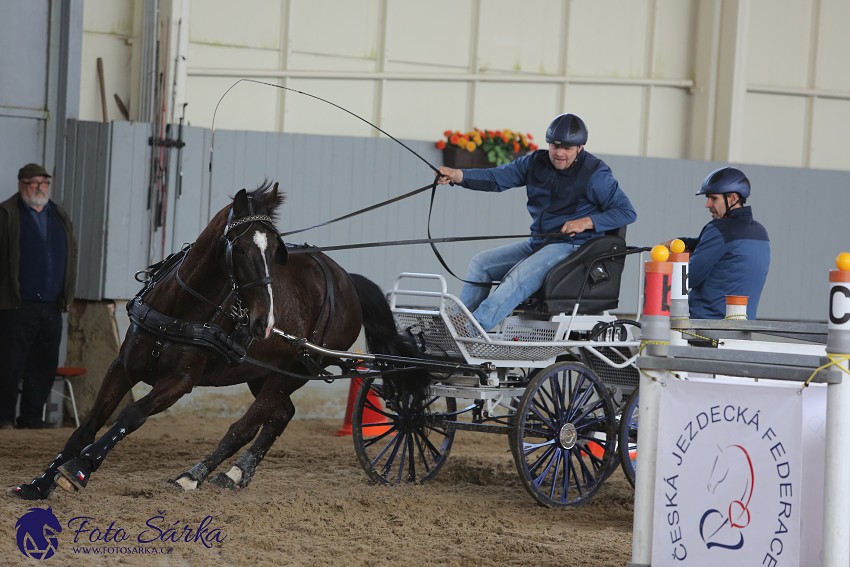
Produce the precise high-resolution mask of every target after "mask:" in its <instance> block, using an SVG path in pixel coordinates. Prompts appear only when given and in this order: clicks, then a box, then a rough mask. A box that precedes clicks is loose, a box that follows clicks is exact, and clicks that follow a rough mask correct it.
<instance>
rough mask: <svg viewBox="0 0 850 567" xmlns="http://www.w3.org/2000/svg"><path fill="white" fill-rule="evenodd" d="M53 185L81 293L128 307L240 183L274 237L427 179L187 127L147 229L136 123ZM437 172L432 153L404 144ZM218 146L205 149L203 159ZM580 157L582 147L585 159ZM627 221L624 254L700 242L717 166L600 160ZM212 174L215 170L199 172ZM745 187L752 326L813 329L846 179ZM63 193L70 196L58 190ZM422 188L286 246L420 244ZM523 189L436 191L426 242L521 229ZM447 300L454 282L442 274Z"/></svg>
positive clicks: (360, 158) (364, 154)
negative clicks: (765, 246)
mask: <svg viewBox="0 0 850 567" xmlns="http://www.w3.org/2000/svg"><path fill="white" fill-rule="evenodd" d="M70 132H72V133H73V135H71V136H69V145H68V153H67V155H68V160H67V168H66V171H65V177H66V179H67V180H68V183H69V186H68V187H67V188H66V199H65V205H66V206H67V207H68V209H69V211H70V212H71V214H72V217H73V219H74V223H75V231H76V233H77V237H78V238H79V239H80V242H81V255H80V281H79V292H78V294H79V296H80V297H81V298H85V299H100V298H112V299H129V298H131V297H132V296H133V295H135V293H136V292H137V291H138V289H139V287H140V286H139V284H138V283H136V282H135V281H134V279H133V274H134V273H135V272H136V270H138V269H141V268H143V267H145V266H147V265H148V264H150V263H151V262H152V261H155V260H158V259H159V258H161V257H162V252H163V251H164V252H165V254H168V253H170V252H172V251H175V250H176V249H178V248H179V247H180V246H181V245H182V244H183V243H184V242H191V241H192V240H194V238H195V236H196V235H197V234H198V233H199V232H200V230H201V229H202V228H203V227H204V226H205V225H206V223H207V222H208V220H209V219H210V218H211V217H212V215H213V214H214V213H215V212H216V211H218V210H219V209H220V208H222V207H224V206H225V205H226V204H227V203H228V202H229V197H230V196H231V195H233V194H234V193H235V192H236V191H237V190H239V189H240V188H242V187H247V188H253V187H256V186H257V185H259V184H260V183H262V182H263V181H264V180H265V179H273V180H277V181H279V182H280V184H281V187H282V189H283V190H284V191H285V192H286V195H287V200H286V203H285V205H284V206H283V208H282V210H281V211H280V216H279V222H278V227H279V228H280V230H281V231H289V230H294V229H296V228H301V227H308V226H313V225H315V224H319V223H322V222H324V221H327V220H330V219H333V218H336V217H338V216H342V215H344V214H347V213H349V212H352V211H354V210H357V209H360V208H363V207H366V206H368V205H372V204H374V203H377V202H380V201H383V200H386V199H390V198H392V197H395V196H398V195H401V194H403V193H406V192H409V191H411V190H413V189H416V188H418V187H421V186H424V185H426V184H428V183H430V182H431V181H432V180H433V172H432V171H431V169H430V168H429V167H428V166H427V165H426V164H424V163H423V162H422V161H421V160H419V159H418V158H417V157H416V156H414V155H412V154H411V153H410V152H408V151H406V150H405V149H404V148H402V147H401V146H400V145H398V144H396V143H395V142H393V141H392V140H387V139H372V138H359V137H330V136H317V135H307V134H277V133H266V132H236V131H216V132H215V133H214V134H213V133H212V132H210V131H209V130H205V129H201V128H186V129H185V131H184V139H185V141H186V146H185V148H184V149H183V155H182V179H183V181H182V193H181V195H180V196H179V197H178V196H177V195H176V186H177V179H178V177H179V175H178V171H177V166H176V163H177V152H176V150H171V154H170V159H169V162H168V163H169V167H170V172H169V188H168V198H167V205H166V215H165V217H164V218H165V223H164V226H163V227H162V228H159V229H156V230H152V221H151V218H152V216H151V215H152V209H149V208H148V175H149V164H150V148H149V146H148V143H147V141H148V136H149V135H150V134H149V126H148V125H146V124H132V123H112V124H109V125H101V124H92V123H85V122H79V123H72V124H71V128H70ZM405 143H406V144H408V145H409V146H410V147H411V148H412V149H413V150H415V151H416V152H418V153H419V154H420V155H421V156H422V157H424V158H425V159H426V160H427V161H429V162H430V163H432V164H434V165H439V164H440V163H441V155H440V153H439V152H438V151H437V150H436V149H435V148H434V147H433V145H432V144H430V143H425V142H408V141H406V142H405ZM211 147H214V152H212V153H211V152H210V148H211ZM588 150H589V151H591V152H592V148H588ZM600 157H602V158H603V159H605V160H606V161H607V162H608V164H609V165H610V166H611V168H612V169H613V170H614V173H615V175H616V176H617V178H618V179H619V180H620V183H621V185H622V187H623V188H624V189H625V191H626V192H627V193H628V195H629V196H630V197H631V199H632V201H633V202H634V204H635V207H636V209H637V211H638V221H637V222H636V223H635V224H634V225H632V226H631V227H629V233H628V241H629V243H630V244H633V245H647V246H649V245H653V244H655V243H658V242H660V241H662V240H666V239H669V238H673V237H676V236H686V235H687V236H696V235H697V234H698V233H699V230H700V228H701V227H702V226H703V225H704V224H705V223H706V222H707V221H708V220H709V215H708V213H707V211H706V210H705V209H704V207H703V204H704V200H703V199H701V198H697V197H695V196H694V193H696V191H697V189H698V187H699V184H700V183H701V181H702V179H703V178H704V177H705V175H706V174H707V173H708V172H709V171H711V170H712V169H714V168H715V167H718V166H720V165H722V164H714V163H707V162H700V161H686V160H671V159H656V158H637V157H623V156H600ZM210 163H212V168H211V172H210ZM740 167H742V169H744V170H745V171H746V173H747V174H748V175H749V176H750V179H751V180H752V183H753V196H752V197H751V199H750V204H751V205H752V207H753V210H754V213H755V216H756V218H757V219H758V220H760V221H761V222H762V223H763V224H764V225H765V226H766V227H767V229H768V232H769V233H770V236H771V244H772V258H773V260H772V264H771V271H770V275H769V277H768V282H767V285H766V288H765V291H764V295H763V298H762V303H761V306H760V309H759V318H761V319H787V320H825V317H826V312H825V311H826V278H827V271H828V270H829V269H831V268H833V267H834V263H833V262H834V258H835V256H836V254H838V253H839V252H841V251H843V250H848V249H850V230H848V229H847V228H846V226H847V225H846V221H845V220H844V218H843V217H844V215H845V214H846V210H847V206H848V204H850V192H848V187H850V173H847V172H834V171H819V170H804V169H793V168H776V167H764V166H746V165H744V166H740ZM71 183H72V185H70V184H71ZM429 199H430V193H429V192H425V193H421V194H419V195H417V196H415V197H412V198H410V199H407V200H404V201H401V202H398V203H394V204H392V205H389V206H387V207H384V208H381V209H377V210H375V211H371V212H368V213H366V214H364V215H361V216H357V217H354V218H351V219H347V220H345V221H341V222H338V223H334V224H331V225H329V226H325V227H321V228H318V229H314V230H311V231H309V232H305V233H303V234H297V235H292V236H289V237H287V241H289V242H298V243H301V242H309V243H311V244H314V245H317V246H332V245H340V244H352V243H366V242H383V241H395V240H403V239H418V238H425V237H426V234H427V223H428V208H429ZM528 224H529V218H528V214H527V212H526V211H525V192H524V191H523V190H522V189H516V190H513V191H508V192H506V193H501V194H486V193H479V192H474V191H466V190H464V189H461V188H456V187H450V186H440V187H438V190H437V195H436V199H435V202H434V210H433V217H432V219H431V233H432V236H433V237H447V236H470V235H501V234H525V233H527V231H528ZM497 243H498V241H497V242H494V241H486V242H471V243H458V244H440V245H438V247H439V249H440V251H441V253H442V254H443V256H444V258H445V260H446V261H447V263H448V265H449V266H450V267H451V268H452V270H453V271H455V272H456V273H457V274H458V275H459V276H463V275H464V272H465V269H466V264H467V262H468V261H469V258H470V257H471V255H472V254H474V253H475V252H476V251H478V250H481V249H483V248H486V247H490V246H494V245H496V244H497ZM330 255H331V256H332V257H333V258H334V259H335V260H336V261H337V262H339V263H340V264H341V265H342V266H343V267H344V268H346V269H348V270H349V271H352V272H359V273H362V274H364V275H366V276H368V277H370V278H371V279H373V280H375V281H376V282H377V283H378V284H379V285H381V286H382V287H383V288H385V289H386V288H388V287H390V286H391V285H392V282H393V280H394V278H395V276H396V275H397V274H398V273H399V272H402V271H419V272H435V273H445V270H443V268H442V267H441V266H440V265H439V263H438V261H437V260H436V258H435V256H434V254H433V253H432V252H431V250H430V247H429V246H428V245H412V246H392V247H378V248H363V249H358V250H347V251H337V252H332V253H330ZM637 266H638V262H637V260H636V259H631V260H630V261H629V266H628V268H627V269H628V272H627V275H626V276H625V279H624V283H623V290H622V294H621V302H620V306H621V309H620V311H621V312H623V313H634V312H635V311H636V310H637V306H638V297H637V282H638V278H639V275H638V272H637ZM450 288H451V291H452V292H455V293H457V292H458V291H459V288H460V284H459V283H458V282H457V280H454V279H453V278H450Z"/></svg>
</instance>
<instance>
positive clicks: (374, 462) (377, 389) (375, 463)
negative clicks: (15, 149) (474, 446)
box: [351, 378, 457, 484]
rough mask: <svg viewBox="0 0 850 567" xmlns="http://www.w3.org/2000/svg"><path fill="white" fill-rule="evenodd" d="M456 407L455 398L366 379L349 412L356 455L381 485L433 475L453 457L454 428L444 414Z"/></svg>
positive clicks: (411, 480) (413, 480)
mask: <svg viewBox="0 0 850 567" xmlns="http://www.w3.org/2000/svg"><path fill="white" fill-rule="evenodd" d="M382 406H383V407H382ZM456 410H457V403H456V401H455V399H454V398H441V397H438V396H431V395H429V394H426V395H425V397H424V399H423V398H422V396H421V394H420V395H416V394H413V393H409V392H408V393H405V392H400V391H398V389H397V388H394V387H392V386H391V385H390V384H388V383H385V382H384V381H383V380H381V379H373V378H367V379H365V380H363V384H362V385H361V387H360V390H358V392H357V397H356V398H355V401H354V409H353V411H352V415H351V430H352V434H353V437H354V450H355V452H356V453H357V460H358V461H360V465H361V466H362V467H363V470H365V471H366V473H367V474H368V475H369V478H371V479H372V480H373V481H375V482H378V483H381V484H404V483H414V484H417V483H421V482H425V481H427V480H430V479H432V478H433V477H434V476H436V474H437V472H439V470H440V468H441V467H442V466H443V464H444V463H445V462H446V459H448V457H449V451H450V450H451V447H452V441H453V440H454V435H455V430H454V428H452V427H450V426H449V424H448V423H447V422H446V414H447V413H448V414H451V413H453V412H455V411H456ZM364 415H365V416H366V422H365V423H364ZM448 419H453V416H449V418H448Z"/></svg>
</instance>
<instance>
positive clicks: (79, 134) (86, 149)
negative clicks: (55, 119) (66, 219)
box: [63, 121, 111, 300]
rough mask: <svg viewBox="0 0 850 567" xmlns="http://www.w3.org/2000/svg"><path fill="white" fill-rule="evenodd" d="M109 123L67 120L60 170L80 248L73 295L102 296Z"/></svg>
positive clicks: (97, 297) (91, 297) (67, 205)
mask: <svg viewBox="0 0 850 567" xmlns="http://www.w3.org/2000/svg"><path fill="white" fill-rule="evenodd" d="M110 132H111V130H110V125H109V124H99V123H96V122H75V121H71V122H69V126H68V145H67V147H66V154H65V170H64V173H63V179H64V191H65V198H64V203H65V207H66V208H67V209H68V213H69V215H70V216H71V221H72V223H73V225H74V235H75V237H76V239H77V244H78V246H79V249H80V254H79V258H78V262H77V297H78V298H80V299H94V300H96V299H101V298H102V297H103V284H104V279H105V278H104V266H105V257H104V253H105V246H106V201H107V179H108V171H109V156H110V152H109V139H110Z"/></svg>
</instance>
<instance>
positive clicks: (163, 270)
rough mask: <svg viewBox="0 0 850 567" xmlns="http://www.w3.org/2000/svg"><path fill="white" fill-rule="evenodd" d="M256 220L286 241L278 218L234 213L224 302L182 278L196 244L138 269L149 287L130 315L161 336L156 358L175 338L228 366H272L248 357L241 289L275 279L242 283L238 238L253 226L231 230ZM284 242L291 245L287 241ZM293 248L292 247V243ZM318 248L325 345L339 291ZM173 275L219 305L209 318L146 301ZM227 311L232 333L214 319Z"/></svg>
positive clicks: (320, 333)
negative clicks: (181, 314) (237, 272)
mask: <svg viewBox="0 0 850 567" xmlns="http://www.w3.org/2000/svg"><path fill="white" fill-rule="evenodd" d="M231 214H232V211H231ZM254 222H259V223H262V224H264V225H266V227H267V228H269V229H270V230H272V231H273V233H274V234H275V235H277V238H279V239H280V235H279V234H278V232H277V230H276V229H275V228H274V225H273V224H272V219H271V218H270V217H269V216H268V215H253V214H252V215H248V216H245V217H240V218H238V219H236V220H234V221H231V219H230V217H228V223H227V228H226V229H225V231H224V234H223V235H222V240H224V247H225V265H226V271H227V274H228V278H229V279H230V282H231V285H230V288H229V290H228V291H227V293H226V295H225V296H224V297H223V298H222V299H221V300H220V301H219V302H218V303H215V302H214V301H211V300H210V299H208V298H206V297H204V296H203V295H201V294H200V293H198V292H197V291H195V290H194V289H192V288H191V287H190V286H189V285H187V284H186V283H185V282H184V281H183V280H182V279H181V278H180V266H181V265H182V264H183V261H184V260H185V259H186V256H187V255H188V253H189V250H190V249H191V247H192V245H191V244H187V245H185V246H184V247H183V248H182V249H181V250H180V251H179V252H176V253H174V254H171V255H170V256H168V257H167V258H166V259H165V260H163V261H161V262H158V263H156V264H154V265H152V266H150V267H149V268H148V269H146V270H140V271H139V272H137V274H136V279H137V281H143V282H144V283H145V285H144V287H143V288H142V290H141V291H140V292H139V293H138V294H136V296H135V297H134V298H133V300H132V301H130V302H129V303H127V315H128V316H129V318H130V321H131V322H132V323H133V324H134V325H136V326H138V327H139V328H140V329H142V330H144V331H146V332H148V333H150V334H151V335H153V336H155V337H156V338H157V349H155V350H154V351H153V352H152V353H151V354H152V355H153V356H154V357H155V358H157V357H159V354H160V352H159V348H160V347H161V346H162V345H163V344H164V343H165V341H171V342H175V343H180V344H189V345H193V346H199V347H203V348H209V349H212V350H213V351H215V352H216V353H218V354H219V355H220V356H221V357H222V358H224V360H225V362H226V363H227V365H228V366H235V365H237V364H240V363H242V362H246V361H247V362H250V363H252V364H258V363H259V365H260V366H268V365H266V364H264V363H260V361H256V360H255V359H253V358H251V357H248V356H247V351H248V348H249V347H250V346H251V343H252V342H253V338H252V337H251V334H250V331H249V328H248V312H247V309H245V308H243V307H242V302H241V297H240V295H239V292H240V291H241V290H245V289H250V288H252V287H255V286H259V285H268V284H270V283H271V282H272V278H271V277H270V276H267V277H263V278H259V279H257V280H256V281H253V282H249V283H246V284H241V285H240V284H238V283H237V282H236V280H235V277H234V275H233V242H234V241H235V240H237V239H238V238H239V237H241V236H242V235H243V234H245V232H247V227H246V228H245V230H243V231H242V232H240V233H239V234H238V235H236V236H235V237H233V238H229V237H228V235H229V234H230V231H231V230H233V229H234V228H236V227H239V226H242V225H247V224H250V223H254ZM281 245H283V246H286V245H285V244H284V243H283V241H282V240H281ZM287 248H290V247H289V246H287ZM296 248H297V247H296ZM317 252H318V250H312V251H309V252H308V254H309V256H310V258H311V259H313V260H314V261H315V262H316V263H317V264H318V266H319V267H320V269H321V271H322V273H323V275H324V280H325V298H324V301H323V303H322V307H321V309H320V310H319V314H318V319H317V321H316V322H315V323H314V325H313V327H314V330H313V332H312V337H311V338H312V340H313V341H315V342H317V343H319V344H321V343H322V342H323V339H324V336H325V333H326V332H327V329H328V326H329V325H330V322H331V321H332V320H333V313H334V310H335V300H334V292H333V276H332V274H331V270H330V267H329V266H328V265H327V262H326V261H325V260H324V259H323V258H322V257H321V256H320V255H319V254H317ZM142 274H145V275H146V276H147V278H144V279H143V278H140V275H142ZM171 274H173V275H174V278H175V280H176V281H177V283H178V285H179V286H180V287H181V288H182V289H184V290H185V291H187V292H188V293H189V294H190V295H192V296H193V297H195V298H196V299H198V300H199V301H202V302H203V303H206V304H208V305H210V306H212V307H214V308H215V311H214V312H213V313H212V315H211V316H210V318H209V320H208V321H186V320H181V319H177V318H175V317H171V316H169V315H165V314H164V313H161V312H159V311H157V310H156V309H153V308H152V307H151V306H150V305H149V304H147V303H146V302H145V297H146V296H147V295H148V294H149V293H150V291H151V290H152V289H153V288H154V287H155V286H156V285H157V284H158V283H159V282H161V281H163V280H164V279H165V278H166V277H168V276H169V275H171ZM228 304H229V310H228ZM224 314H227V316H229V317H230V318H231V319H232V320H233V322H234V327H233V330H231V331H229V332H228V331H226V330H224V328H222V327H221V326H220V325H218V324H217V323H214V321H216V320H218V319H219V318H220V317H221V316H222V315H224ZM323 315H324V316H325V317H324V325H322V328H321V329H319V328H318V327H319V325H320V324H321V322H322V319H323ZM307 358H309V357H307ZM302 362H304V363H305V364H307V365H308V366H310V367H313V369H314V370H317V369H318V368H319V366H321V365H320V364H319V362H318V361H315V360H306V359H302Z"/></svg>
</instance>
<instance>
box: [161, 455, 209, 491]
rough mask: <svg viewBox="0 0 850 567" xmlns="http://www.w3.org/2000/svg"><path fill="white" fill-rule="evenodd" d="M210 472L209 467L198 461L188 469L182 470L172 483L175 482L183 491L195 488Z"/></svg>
mask: <svg viewBox="0 0 850 567" xmlns="http://www.w3.org/2000/svg"><path fill="white" fill-rule="evenodd" d="M209 474H210V469H209V467H207V465H205V464H204V463H203V462H200V463H198V464H197V465H195V466H194V467H192V468H191V469H189V470H188V471H186V472H184V473H183V474H181V475H180V476H178V477H177V478H176V479H174V480H172V481H171V483H172V484H176V485H177V486H179V487H180V488H182V489H183V490H185V491H187V492H188V491H190V490H195V489H196V488H198V485H200V484H201V483H202V482H204V480H206V478H207V477H208V476H209Z"/></svg>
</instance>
